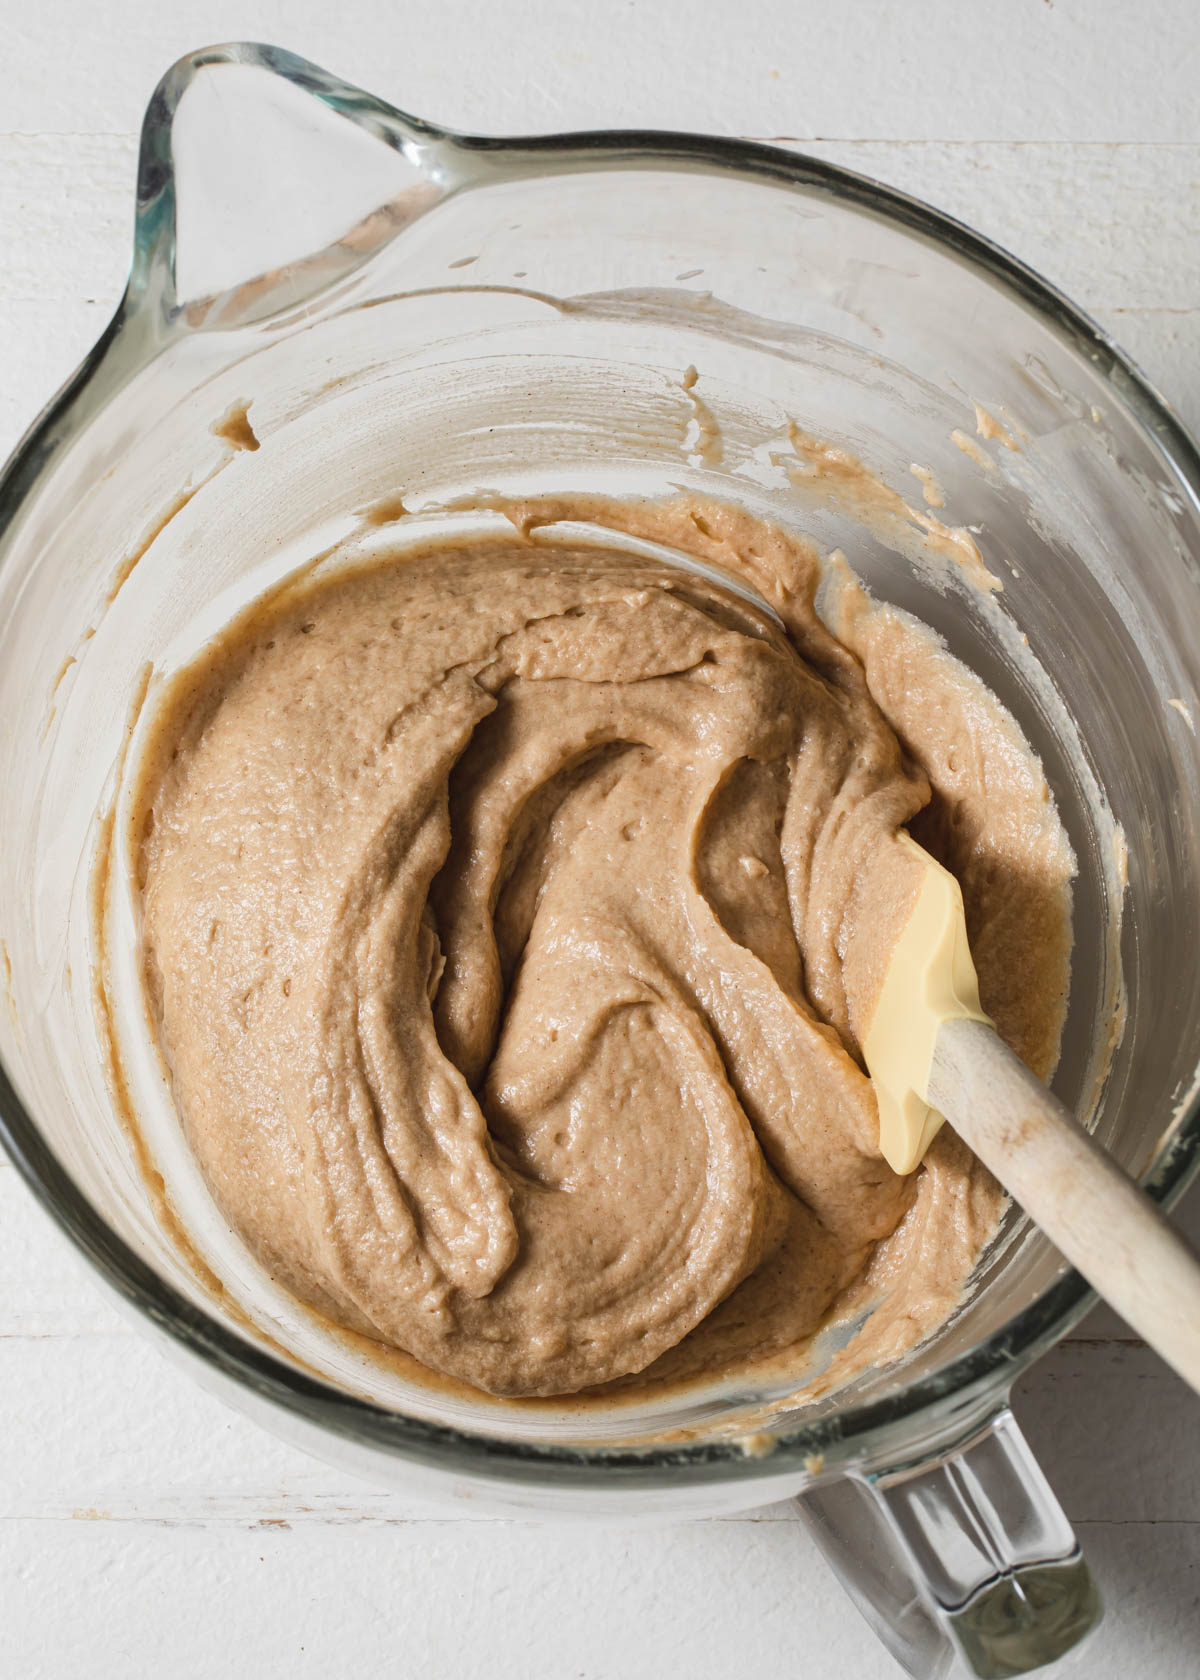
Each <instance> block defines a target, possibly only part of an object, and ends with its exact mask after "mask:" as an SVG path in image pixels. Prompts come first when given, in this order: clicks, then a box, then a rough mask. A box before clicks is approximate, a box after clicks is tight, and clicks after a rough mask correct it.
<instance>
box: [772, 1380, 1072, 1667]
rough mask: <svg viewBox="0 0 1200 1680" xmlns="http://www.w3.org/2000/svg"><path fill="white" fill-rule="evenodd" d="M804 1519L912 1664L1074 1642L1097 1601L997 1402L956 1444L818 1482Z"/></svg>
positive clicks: (1002, 1655) (874, 1622)
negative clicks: (931, 1454) (889, 1465)
mask: <svg viewBox="0 0 1200 1680" xmlns="http://www.w3.org/2000/svg"><path fill="white" fill-rule="evenodd" d="M796 1503H797V1506H798V1507H799V1511H800V1515H801V1517H802V1518H803V1520H804V1522H805V1523H806V1525H807V1527H808V1528H809V1529H810V1531H811V1532H812V1534H813V1536H814V1537H815V1539H816V1541H817V1543H818V1545H819V1546H820V1548H821V1550H822V1552H823V1553H824V1555H825V1558H826V1560H827V1561H828V1562H829V1564H830V1565H831V1567H832V1568H833V1570H834V1573H835V1574H836V1575H837V1576H838V1579H839V1580H840V1581H841V1583H842V1585H843V1586H844V1587H845V1588H846V1590H847V1592H848V1593H849V1594H850V1596H851V1598H852V1599H853V1600H854V1602H855V1603H856V1604H857V1606H858V1608H859V1610H860V1611H861V1612H862V1614H863V1615H864V1616H865V1617H866V1619H867V1621H868V1622H869V1623H870V1625H871V1626H872V1627H873V1628H874V1630H875V1632H876V1633H877V1634H878V1635H879V1637H880V1638H881V1639H882V1641H883V1643H884V1644H885V1645H886V1646H887V1648H888V1650H889V1651H890V1652H891V1653H892V1655H893V1656H894V1657H895V1658H896V1660H897V1662H899V1664H900V1666H901V1667H902V1668H903V1669H904V1670H905V1672H906V1673H908V1674H910V1675H913V1676H914V1677H915V1680H940V1676H942V1675H944V1674H946V1673H948V1672H949V1670H950V1668H951V1667H952V1665H953V1662H954V1659H955V1657H956V1656H957V1657H959V1658H960V1659H961V1660H962V1662H963V1663H964V1665H965V1668H966V1671H967V1672H968V1673H970V1674H975V1675H978V1676H981V1677H982V1680H999V1677H1000V1676H1002V1675H1017V1674H1028V1673H1029V1672H1030V1671H1031V1670H1033V1669H1036V1668H1040V1667H1041V1666H1042V1665H1043V1664H1044V1663H1049V1662H1053V1661H1054V1660H1055V1659H1056V1658H1057V1657H1061V1656H1062V1655H1063V1654H1064V1653H1065V1652H1066V1651H1069V1650H1070V1649H1071V1648H1072V1646H1074V1645H1077V1644H1078V1643H1079V1641H1080V1640H1081V1639H1083V1638H1084V1637H1085V1636H1086V1635H1087V1634H1088V1633H1089V1632H1090V1631H1091V1629H1092V1628H1094V1627H1095V1626H1096V1625H1097V1623H1098V1622H1099V1621H1100V1618H1101V1616H1102V1614H1103V1608H1102V1605H1101V1601H1100V1595H1099V1593H1098V1591H1097V1589H1096V1585H1095V1582H1094V1581H1093V1579H1092V1576H1091V1572H1090V1571H1089V1569H1088V1566H1087V1564H1086V1562H1085V1561H1084V1559H1083V1557H1082V1556H1081V1554H1080V1550H1079V1543H1078V1541H1077V1540H1076V1538H1075V1535H1074V1532H1073V1530H1072V1529H1071V1526H1070V1524H1069V1523H1068V1521H1067V1519H1066V1517H1065V1516H1064V1514H1063V1511H1062V1508H1061V1506H1060V1505H1059V1503H1058V1501H1057V1499H1056V1498H1055V1496H1054V1494H1053V1492H1052V1491H1051V1488H1050V1484H1049V1483H1048V1482H1047V1481H1046V1478H1045V1476H1044V1475H1043V1474H1042V1471H1041V1469H1040V1467H1039V1465H1038V1463H1037V1460H1036V1459H1035V1458H1034V1456H1033V1454H1032V1453H1031V1452H1030V1450H1029V1447H1028V1445H1027V1444H1026V1441H1025V1437H1024V1436H1023V1435H1022V1434H1021V1431H1020V1429H1019V1428H1018V1427H1017V1424H1016V1420H1015V1419H1014V1417H1013V1415H1012V1413H1011V1412H1010V1411H1009V1410H1008V1409H1007V1408H1004V1409H1003V1410H1001V1411H999V1412H997V1413H996V1415H995V1416H994V1417H993V1418H992V1419H991V1421H990V1422H989V1423H988V1424H987V1425H986V1427H985V1428H983V1429H982V1430H977V1431H976V1432H975V1433H974V1434H973V1435H971V1436H970V1438H969V1439H968V1440H966V1441H965V1442H963V1443H961V1444H960V1445H958V1446H956V1447H954V1448H953V1449H952V1450H950V1451H945V1450H943V1451H940V1452H939V1453H937V1455H936V1456H934V1457H931V1458H927V1459H924V1460H922V1461H920V1462H918V1463H915V1464H905V1465H902V1466H897V1467H894V1468H885V1469H878V1468H875V1469H872V1470H871V1471H870V1472H869V1473H865V1472H864V1473H860V1474H856V1475H853V1476H846V1477H842V1478H841V1479H840V1480H837V1481H832V1482H828V1483H824V1484H822V1483H817V1484H816V1485H815V1486H814V1487H812V1488H809V1489H808V1490H807V1491H806V1492H804V1493H803V1494H801V1495H800V1496H799V1497H798V1499H797V1501H796Z"/></svg>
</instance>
